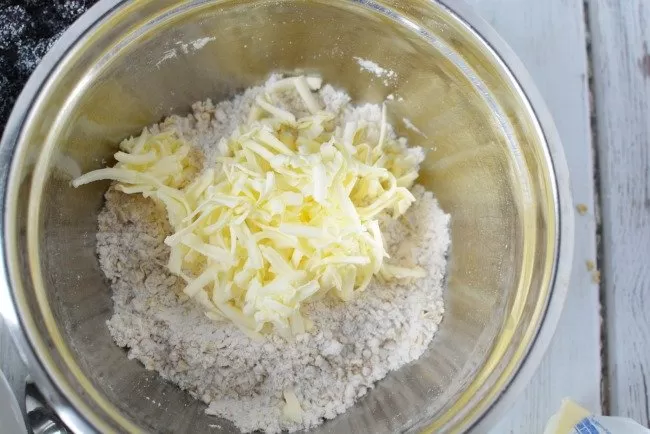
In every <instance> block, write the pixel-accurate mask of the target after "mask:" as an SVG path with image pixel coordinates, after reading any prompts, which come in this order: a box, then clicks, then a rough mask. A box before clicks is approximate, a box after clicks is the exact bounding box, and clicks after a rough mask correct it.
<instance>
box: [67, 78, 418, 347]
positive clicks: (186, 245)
mask: <svg viewBox="0 0 650 434" xmlns="http://www.w3.org/2000/svg"><path fill="white" fill-rule="evenodd" d="M321 85H322V80H321V79H320V78H319V77H305V76H298V77H289V78H285V79H282V80H279V81H276V82H274V83H273V84H271V85H269V86H268V87H267V91H266V93H265V94H264V95H262V96H260V97H258V98H257V99H256V101H255V104H254V106H253V108H252V110H251V112H250V116H249V119H248V122H246V123H245V124H244V125H241V126H240V127H239V128H237V129H236V131H235V132H234V133H233V134H232V135H231V136H230V137H227V138H222V139H221V141H220V143H219V144H218V147H219V151H220V157H219V159H218V162H217V164H216V166H215V167H205V168H201V167H200V166H201V163H200V162H199V159H197V158H195V156H194V155H193V153H192V146H191V145H190V144H189V143H188V142H186V141H185V140H184V139H183V138H182V137H180V136H179V135H178V134H176V133H173V132H163V133H160V134H150V133H149V132H148V131H146V130H145V131H144V132H143V134H142V135H141V136H139V137H137V138H131V139H128V140H125V141H124V142H123V143H122V144H121V145H120V147H121V151H120V152H117V153H116V154H115V159H116V160H117V162H118V163H117V164H116V165H115V167H113V168H105V169H100V170H96V171H93V172H90V173H87V174H85V175H83V176H81V177H79V178H77V179H76V180H74V181H73V186H74V187H79V186H81V185H83V184H87V183H90V182H93V181H98V180H106V179H108V180H113V181H116V188H117V189H118V190H120V191H122V192H124V193H126V194H142V195H143V196H145V197H152V198H155V199H158V200H159V201H161V202H162V203H164V205H165V207H166V210H167V214H168V219H169V222H170V224H171V226H172V228H173V234H172V235H170V236H169V237H167V239H166V240H165V243H166V244H167V245H168V246H169V247H170V248H171V253H170V257H169V263H168V267H169V270H170V271H171V272H172V273H174V274H175V275H177V276H180V277H181V278H183V279H184V280H185V281H186V283H187V286H186V287H185V289H184V292H185V294H187V295H188V296H190V297H193V298H194V299H196V300H197V301H198V302H199V303H200V304H201V305H202V306H204V308H205V309H206V315H207V316H208V317H209V318H211V319H214V320H224V319H227V320H230V321H232V322H233V323H234V324H236V325H237V326H238V327H240V328H241V329H242V330H243V331H244V332H245V333H247V334H248V335H250V336H252V337H256V338H259V337H260V336H261V333H268V332H271V331H272V330H274V331H275V332H276V333H278V334H279V335H281V336H283V337H285V338H291V337H292V336H295V335H297V334H301V333H304V332H305V331H306V330H309V329H310V328H311V327H312V324H311V322H310V321H309V319H308V318H305V317H303V315H302V314H301V312H300V308H301V305H302V304H304V303H306V302H309V301H313V300H317V299H319V298H321V297H323V296H325V295H334V296H336V297H338V298H340V299H341V300H344V301H348V300H351V299H352V298H353V297H354V296H355V294H356V293H358V292H360V291H363V290H364V289H365V288H366V287H367V286H368V284H369V283H370V281H371V279H372V278H373V276H379V277H380V278H382V279H386V280H390V279H405V278H406V279H408V278H419V277H423V276H424V272H423V270H421V269H418V268H403V267H397V266H392V265H389V264H387V263H386V262H385V259H387V258H388V254H387V253H386V250H385V246H384V241H383V239H382V233H381V230H380V226H379V219H378V218H379V216H380V215H381V214H389V215H391V216H392V217H394V218H396V217H399V216H400V215H402V214H404V213H405V212H406V210H407V209H408V208H409V207H410V206H411V204H412V203H413V202H414V200H415V198H414V197H413V195H412V194H411V193H410V191H409V188H411V187H412V185H413V183H414V181H415V180H416V178H417V177H418V169H419V164H420V163H421V157H420V156H418V155H419V154H414V153H410V152H407V150H408V148H407V147H406V143H405V140H403V139H393V138H391V137H392V135H391V134H387V131H388V128H389V125H388V124H387V121H386V107H385V106H384V107H383V111H382V119H381V125H379V126H378V129H379V131H380V134H379V138H378V139H376V140H374V141H373V142H369V141H368V135H367V134H366V131H367V128H368V124H367V123H366V122H364V121H359V122H354V121H351V122H347V123H345V124H344V125H337V122H339V117H338V115H337V114H336V113H331V112H327V111H324V110H323V109H322V107H321V105H320V103H319V101H318V100H317V99H316V98H315V97H314V94H313V92H314V91H316V90H318V89H319V88H320V87H321ZM288 90H295V91H296V92H297V94H298V95H299V96H300V98H301V99H302V100H303V102H304V105H305V107H306V108H307V109H308V111H309V115H308V116H304V117H301V118H297V117H296V116H295V114H293V113H291V112H289V111H287V110H285V109H283V108H282V107H280V106H279V104H276V98H275V97H276V96H277V95H278V94H279V93H280V92H285V91H288Z"/></svg>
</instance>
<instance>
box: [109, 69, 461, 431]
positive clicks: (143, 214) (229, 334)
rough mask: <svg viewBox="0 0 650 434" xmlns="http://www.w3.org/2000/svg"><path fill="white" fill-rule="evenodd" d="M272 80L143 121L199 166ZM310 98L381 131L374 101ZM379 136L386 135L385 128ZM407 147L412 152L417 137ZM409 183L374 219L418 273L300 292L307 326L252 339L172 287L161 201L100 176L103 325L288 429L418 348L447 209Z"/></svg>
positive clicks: (435, 317) (227, 401)
mask: <svg viewBox="0 0 650 434" xmlns="http://www.w3.org/2000/svg"><path fill="white" fill-rule="evenodd" d="M278 80H279V77H277V76H273V77H271V79H270V80H269V82H268V83H266V84H265V85H264V86H260V87H255V88H250V89H248V90H246V91H245V92H244V93H242V94H241V95H239V96H237V97H235V98H234V99H233V100H230V101H224V102H221V103H219V104H217V105H216V106H215V105H214V104H213V103H212V102H211V101H209V100H208V101H205V102H200V103H196V104H195V105H194V106H193V111H194V112H193V114H191V115H189V116H187V117H179V116H171V117H169V118H168V119H166V120H165V121H164V122H163V123H162V124H160V125H156V126H153V127H152V128H150V129H149V132H150V133H151V134H158V133H161V132H166V131H168V132H173V133H174V134H176V135H178V136H180V137H183V138H184V140H187V141H188V142H189V143H191V144H192V145H193V146H194V149H193V151H199V152H198V154H200V155H201V156H202V159H203V167H214V165H215V164H216V162H217V161H218V159H219V158H220V155H221V150H222V149H223V148H222V147H220V146H218V144H219V142H220V140H221V139H222V138H224V137H229V136H231V134H232V133H233V131H235V130H236V129H237V128H238V127H239V126H241V125H243V124H245V123H246V122H247V121H248V118H249V114H250V112H251V109H252V108H253V106H254V102H255V99H256V98H257V97H258V96H260V95H262V94H264V93H265V90H266V89H267V88H268V86H272V85H273V83H276V82H277V81H278ZM315 95H317V96H318V98H319V100H320V101H319V102H320V103H322V105H324V106H325V109H326V110H327V111H328V112H332V113H336V115H337V117H338V119H337V120H336V121H337V124H340V125H346V124H347V123H349V122H351V121H353V122H357V123H362V124H363V125H364V127H365V133H366V135H367V139H368V141H372V140H377V139H379V137H380V136H381V135H382V131H381V130H382V127H381V125H382V106H380V105H369V104H367V105H361V106H354V105H351V104H350V98H349V97H348V96H347V95H346V94H345V93H343V92H341V91H338V90H336V89H334V88H332V87H331V86H329V85H326V86H323V87H322V88H321V89H320V90H319V92H318V93H317V94H315ZM278 104H279V106H281V107H282V108H283V109H284V110H286V111H288V112H291V113H293V114H294V115H295V116H296V117H297V118H300V117H302V116H305V115H307V114H309V110H308V107H305V103H304V101H303V100H302V99H301V98H300V97H299V95H298V94H297V93H296V92H291V91H287V92H284V93H283V95H282V97H281V98H280V101H278ZM383 115H384V116H385V113H383ZM383 133H384V134H386V135H387V136H388V137H390V138H391V139H393V140H395V139H396V137H395V133H394V132H393V130H392V128H390V126H388V128H386V129H385V130H384V132H383ZM402 143H403V141H402ZM220 148H221V150H220ZM408 153H409V155H412V156H414V158H416V159H417V160H418V163H419V161H421V159H422V156H421V153H422V151H421V150H420V149H419V148H411V149H409V150H408ZM411 193H412V195H413V198H414V199H415V201H414V202H413V203H412V205H410V208H408V211H406V213H405V214H404V215H403V216H401V217H399V218H392V216H391V215H390V214H389V213H382V214H380V215H379V216H377V218H378V220H379V226H380V227H381V232H382V234H383V243H384V245H385V249H386V251H387V253H388V254H389V255H390V258H389V260H388V261H389V262H390V264H391V265H392V266H393V267H396V268H395V269H396V270H402V271H403V272H404V270H419V271H418V273H415V274H417V276H418V278H407V279H403V278H398V279H389V280H384V279H382V278H381V277H376V278H374V279H372V280H371V281H370V284H369V286H368V287H367V288H366V289H365V290H364V291H363V292H359V293H358V294H356V295H355V297H353V298H352V299H351V300H350V301H347V302H343V301H341V300H340V299H339V298H337V297H331V296H328V297H322V298H320V299H317V300H315V301H310V302H308V303H304V304H303V305H302V314H303V315H304V316H305V317H306V318H308V319H309V321H310V322H311V327H306V328H305V330H299V331H300V332H299V333H293V335H292V336H291V335H290V336H288V337H287V336H285V337H280V336H279V335H278V334H277V333H273V332H272V331H271V332H269V333H265V335H264V337H263V338H262V339H257V338H255V337H254V336H251V334H250V333H247V332H246V330H243V329H242V327H241V325H239V326H238V325H237V324H235V323H233V322H232V321H214V320H213V319H210V318H208V316H206V310H205V306H202V305H200V304H199V303H197V302H196V300H195V299H192V298H190V297H188V296H187V295H186V294H185V293H184V292H183V291H184V288H185V289H187V282H186V281H185V280H183V279H182V278H180V277H178V275H177V274H176V275H175V274H173V273H172V272H170V270H169V268H168V264H169V258H170V247H169V246H168V245H167V244H165V239H166V238H167V237H169V236H170V235H171V234H172V233H173V232H174V228H173V226H174V225H173V224H172V223H173V222H172V223H170V221H169V219H168V212H169V207H165V206H164V205H163V204H162V203H161V202H160V201H154V200H153V199H146V198H144V197H142V196H141V195H140V194H126V193H124V192H122V191H118V188H116V186H115V185H114V186H113V187H111V189H109V191H108V192H107V194H106V206H105V208H104V210H103V211H102V212H101V214H100V216H99V233H98V235H97V240H98V254H99V258H100V263H101V267H102V270H103V271H104V273H105V274H106V276H107V277H108V278H109V279H110V281H111V283H112V287H113V291H114V295H113V298H114V302H115V311H114V315H113V317H112V318H111V319H110V320H109V322H108V326H109V329H110V331H111V333H112V335H113V337H114V339H115V341H116V343H117V344H118V345H120V346H124V347H128V348H129V357H130V358H135V359H138V360H140V361H141V362H142V363H143V364H144V365H145V367H146V368H147V369H153V370H156V371H158V372H159V373H160V375H161V376H162V377H163V378H165V379H167V380H170V381H172V382H174V383H176V384H178V385H179V386H180V387H182V388H183V389H186V390H188V391H189V392H190V393H191V394H192V395H194V396H196V397H197V398H198V399H202V400H203V401H204V402H206V404H208V409H207V412H208V413H209V414H213V415H216V416H220V417H225V418H227V419H230V420H232V421H233V422H234V423H235V424H236V425H237V426H238V427H239V428H240V429H241V430H242V431H244V432H250V431H254V430H263V431H266V432H279V431H281V430H289V431H295V430H299V429H306V428H310V427H313V426H316V425H318V424H320V423H322V422H323V420H324V419H331V418H334V417H335V416H336V415H338V414H341V413H343V412H345V410H346V409H347V408H349V407H350V406H352V405H353V404H354V402H355V400H357V399H358V398H360V397H361V396H363V395H365V393H366V392H367V391H368V389H369V388H371V387H372V386H373V384H374V383H375V382H376V381H378V380H380V379H381V378H383V377H384V376H385V375H386V374H387V373H388V372H389V371H391V370H395V369H398V368H400V367H401V366H403V365H405V364H406V363H409V362H411V361H413V360H415V359H417V358H418V357H420V356H421V355H422V354H423V352H424V351H425V350H426V349H427V347H428V345H429V343H430V342H431V339H432V338H433V336H434V334H435V332H436V330H437V328H438V324H439V323H440V321H441V319H442V314H443V311H444V308H443V302H442V292H443V280H444V274H445V266H446V252H447V249H448V247H449V242H450V240H449V230H448V223H449V216H448V215H446V214H445V213H444V212H443V211H441V209H440V208H439V206H438V203H437V201H436V200H435V199H434V197H433V195H432V194H431V193H430V192H427V191H425V189H424V188H423V187H421V186H419V185H415V186H414V187H412V188H411ZM409 204H410V202H409ZM169 215H171V214H169ZM420 272H421V273H422V274H421V275H420V274H419V273H420ZM407 274H408V273H407ZM277 324H281V321H280V320H277V321H276V322H275V323H274V325H275V327H276V328H277V327H278V325H277Z"/></svg>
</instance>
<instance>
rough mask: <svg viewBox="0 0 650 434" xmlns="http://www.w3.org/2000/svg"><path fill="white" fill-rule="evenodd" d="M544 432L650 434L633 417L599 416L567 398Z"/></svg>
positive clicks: (563, 433) (550, 433)
mask: <svg viewBox="0 0 650 434" xmlns="http://www.w3.org/2000/svg"><path fill="white" fill-rule="evenodd" d="M544 434H650V430H649V429H647V428H644V427H643V426H641V425H639V424H638V423H636V422H635V421H633V420H632V419H627V418H624V417H611V416H598V415H595V414H591V413H589V411H587V410H585V409H584V408H582V407H580V406H579V405H578V404H576V403H575V402H573V401H571V400H570V399H568V398H566V399H563V400H562V406H561V407H560V410H559V411H558V412H557V413H555V414H554V415H553V416H552V417H551V419H549V421H548V424H547V425H546V429H545V430H544Z"/></svg>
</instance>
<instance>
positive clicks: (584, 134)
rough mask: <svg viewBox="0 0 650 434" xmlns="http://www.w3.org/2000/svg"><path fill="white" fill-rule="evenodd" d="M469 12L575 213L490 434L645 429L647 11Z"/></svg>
mask: <svg viewBox="0 0 650 434" xmlns="http://www.w3.org/2000/svg"><path fill="white" fill-rule="evenodd" d="M467 1H469V3H471V4H473V5H474V6H475V7H476V8H477V9H478V11H479V13H480V14H481V15H482V16H483V17H484V18H485V19H486V20H488V21H489V22H490V23H491V24H492V25H493V26H494V27H495V28H496V30H497V31H498V32H499V33H500V34H501V36H502V37H503V38H504V39H505V40H506V41H507V42H508V43H509V44H510V45H511V46H512V47H513V48H514V50H515V51H516V52H517V53H518V55H519V57H520V58H521V59H522V61H523V62H524V64H525V65H526V66H527V68H528V70H529V71H530V73H531V75H532V76H533V78H534V79H535V81H536V83H537V85H538V87H539V88H540V91H541V93H542V95H544V97H545V99H546V102H547V104H548V106H549V108H550V110H551V113H552V114H553V115H554V118H555V122H556V124H557V127H558V130H559V132H560V136H561V138H562V141H563V143H564V148H565V152H566V156H567V160H568V163H569V168H570V171H571V176H572V181H571V183H572V190H573V195H574V201H575V203H576V204H579V205H580V206H579V208H580V210H581V211H582V213H579V212H577V213H576V244H575V245H576V254H575V259H574V264H573V267H574V268H573V276H572V283H571V288H570V291H569V295H568V298H567V301H566V307H565V311H564V313H563V317H562V319H561V321H560V324H559V326H558V329H557V332H556V335H555V338H554V340H553V342H552V344H551V346H550V348H549V350H548V353H547V354H546V357H545V359H544V360H543V362H542V364H541V366H540V367H539V369H538V371H537V373H536V375H535V377H534V378H533V380H532V382H531V384H530V386H529V387H528V389H527V390H526V392H525V393H524V395H523V396H522V397H521V400H519V401H518V403H517V404H516V405H515V407H513V408H512V409H511V411H510V412H509V414H508V415H506V417H505V418H504V419H503V420H502V421H501V422H500V423H499V424H498V425H497V426H496V427H495V428H494V429H493V431H492V432H493V433H524V434H527V433H532V434H534V433H541V432H542V431H543V428H544V425H545V424H546V421H547V420H548V418H549V417H550V416H551V415H552V414H553V413H554V412H555V411H557V409H558V408H559V406H560V403H561V400H562V398H564V397H572V398H573V399H574V400H576V401H578V402H579V403H580V404H582V405H583V406H584V407H586V408H587V409H589V410H591V411H592V412H595V413H601V412H602V413H605V414H615V415H621V416H626V417H631V418H634V419H635V420H637V421H638V422H640V423H641V424H644V425H646V426H648V425H650V404H649V401H650V398H649V391H648V387H649V383H650V140H649V133H650V104H649V101H650V53H649V51H650V0H586V1H585V2H584V3H583V0H467ZM590 35H591V36H590ZM590 40H591V46H590V47H591V48H590V49H588V48H589V45H590V44H589V41H590ZM591 70H593V74H591V72H590V71H591ZM592 95H593V97H592ZM592 265H593V267H595V268H594V269H591V268H592ZM599 270H602V276H601V275H600V271H599ZM601 317H602V321H601ZM0 352H3V353H4V356H3V360H2V362H3V363H7V362H8V360H7V359H11V358H15V356H16V355H15V354H12V352H11V350H9V346H8V341H7V336H6V334H5V332H4V331H3V330H2V327H1V326H0Z"/></svg>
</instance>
